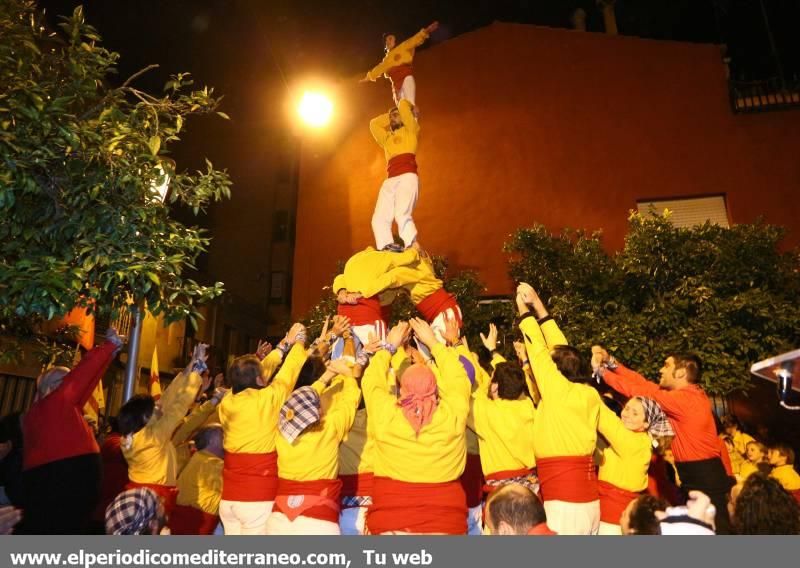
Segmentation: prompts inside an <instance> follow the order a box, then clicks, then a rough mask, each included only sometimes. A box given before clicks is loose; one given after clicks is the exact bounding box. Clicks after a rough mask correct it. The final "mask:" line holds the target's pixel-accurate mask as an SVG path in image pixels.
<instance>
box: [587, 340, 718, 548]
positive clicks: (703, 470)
mask: <svg viewBox="0 0 800 568" xmlns="http://www.w3.org/2000/svg"><path fill="white" fill-rule="evenodd" d="M592 351H593V354H594V355H596V356H598V359H599V360H600V361H601V366H600V368H599V369H598V374H600V375H601V376H602V378H603V380H604V381H605V382H606V384H608V385H609V386H610V387H611V388H613V389H614V390H615V391H617V392H619V393H621V394H623V395H625V396H628V397H631V396H646V397H650V398H652V399H654V400H655V401H656V402H657V403H658V404H659V405H660V406H661V408H662V409H663V410H664V412H665V413H666V415H667V418H668V419H669V421H670V424H672V428H673V430H674V431H675V439H674V440H673V442H672V452H673V454H674V455H675V467H676V468H677V470H678V475H679V476H680V479H681V487H682V488H683V490H684V491H686V492H688V491H691V490H696V491H702V492H703V493H705V494H706V495H708V496H709V497H710V498H711V502H712V503H713V504H714V506H715V507H716V517H715V524H716V530H717V534H728V533H729V532H730V521H729V518H728V506H727V504H728V492H729V491H730V489H731V487H732V485H733V481H732V479H731V478H730V476H729V475H728V473H727V472H726V470H725V466H724V465H723V460H722V451H724V450H722V449H721V447H720V441H719V438H718V437H717V427H716V424H715V423H714V415H713V414H712V412H711V402H710V401H709V400H708V396H707V395H706V393H705V391H704V390H703V389H702V387H701V386H700V384H699V383H700V378H701V376H702V372H703V371H702V369H703V368H702V363H701V361H700V359H699V358H698V357H697V356H696V355H692V354H675V355H670V356H669V357H667V359H666V361H665V362H664V366H663V367H662V368H661V380H660V382H659V384H655V383H653V382H650V381H648V380H647V379H645V378H644V377H642V376H641V375H640V374H638V373H636V372H635V371H632V370H630V369H628V368H626V367H624V366H623V365H621V364H619V363H618V362H617V361H616V360H614V358H613V357H611V356H610V355H609V354H608V352H607V351H606V350H605V349H603V348H602V347H599V346H595V347H593V348H592Z"/></svg>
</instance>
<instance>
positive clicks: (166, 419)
mask: <svg viewBox="0 0 800 568" xmlns="http://www.w3.org/2000/svg"><path fill="white" fill-rule="evenodd" d="M202 382H203V379H202V377H201V376H200V374H199V373H197V372H196V371H194V370H192V371H186V370H184V371H181V372H180V373H179V374H178V376H176V377H175V378H174V379H173V380H172V382H171V383H170V385H169V387H167V390H165V391H164V395H163V396H162V397H161V401H160V403H161V412H162V414H161V417H160V418H155V419H151V421H150V423H149V424H148V426H150V427H151V428H152V431H153V434H154V436H156V437H157V438H158V439H160V440H162V441H167V440H169V439H170V438H172V434H173V432H175V429H176V428H177V427H178V425H179V424H180V423H181V421H182V420H183V418H184V416H186V413H187V412H188V411H189V409H190V408H191V406H192V404H193V403H194V399H195V397H196V396H197V391H198V390H199V389H200V385H201V384H202Z"/></svg>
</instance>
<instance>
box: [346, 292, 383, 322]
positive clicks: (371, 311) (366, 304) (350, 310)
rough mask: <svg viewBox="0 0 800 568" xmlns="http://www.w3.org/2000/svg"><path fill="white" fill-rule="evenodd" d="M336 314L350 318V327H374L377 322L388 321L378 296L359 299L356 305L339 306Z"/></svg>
mask: <svg viewBox="0 0 800 568" xmlns="http://www.w3.org/2000/svg"><path fill="white" fill-rule="evenodd" d="M336 313H337V314H338V315H340V316H347V317H348V318H350V325H352V326H356V325H374V324H375V322H376V321H383V322H384V323H386V320H385V319H384V317H383V310H382V309H381V303H380V302H379V301H378V297H377V296H372V297H371V298H359V299H358V303H356V304H339V306H338V307H337V308H336Z"/></svg>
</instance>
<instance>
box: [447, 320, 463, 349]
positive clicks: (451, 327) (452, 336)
mask: <svg viewBox="0 0 800 568" xmlns="http://www.w3.org/2000/svg"><path fill="white" fill-rule="evenodd" d="M460 338H461V328H460V327H459V325H458V320H457V319H456V318H454V317H451V316H450V314H448V313H445V318H444V340H445V341H447V344H448V345H455V344H456V343H458V340H459V339H460Z"/></svg>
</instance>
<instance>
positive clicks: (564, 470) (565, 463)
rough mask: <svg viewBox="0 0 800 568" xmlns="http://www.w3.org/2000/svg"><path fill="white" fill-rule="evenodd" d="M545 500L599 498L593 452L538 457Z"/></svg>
mask: <svg viewBox="0 0 800 568" xmlns="http://www.w3.org/2000/svg"><path fill="white" fill-rule="evenodd" d="M536 468H537V471H538V473H539V483H540V485H541V490H540V491H541V494H542V500H543V501H566V502H567V503H589V502H591V501H596V500H597V499H599V495H598V493H597V473H596V472H595V469H594V463H593V462H592V456H564V457H554V458H537V459H536Z"/></svg>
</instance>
